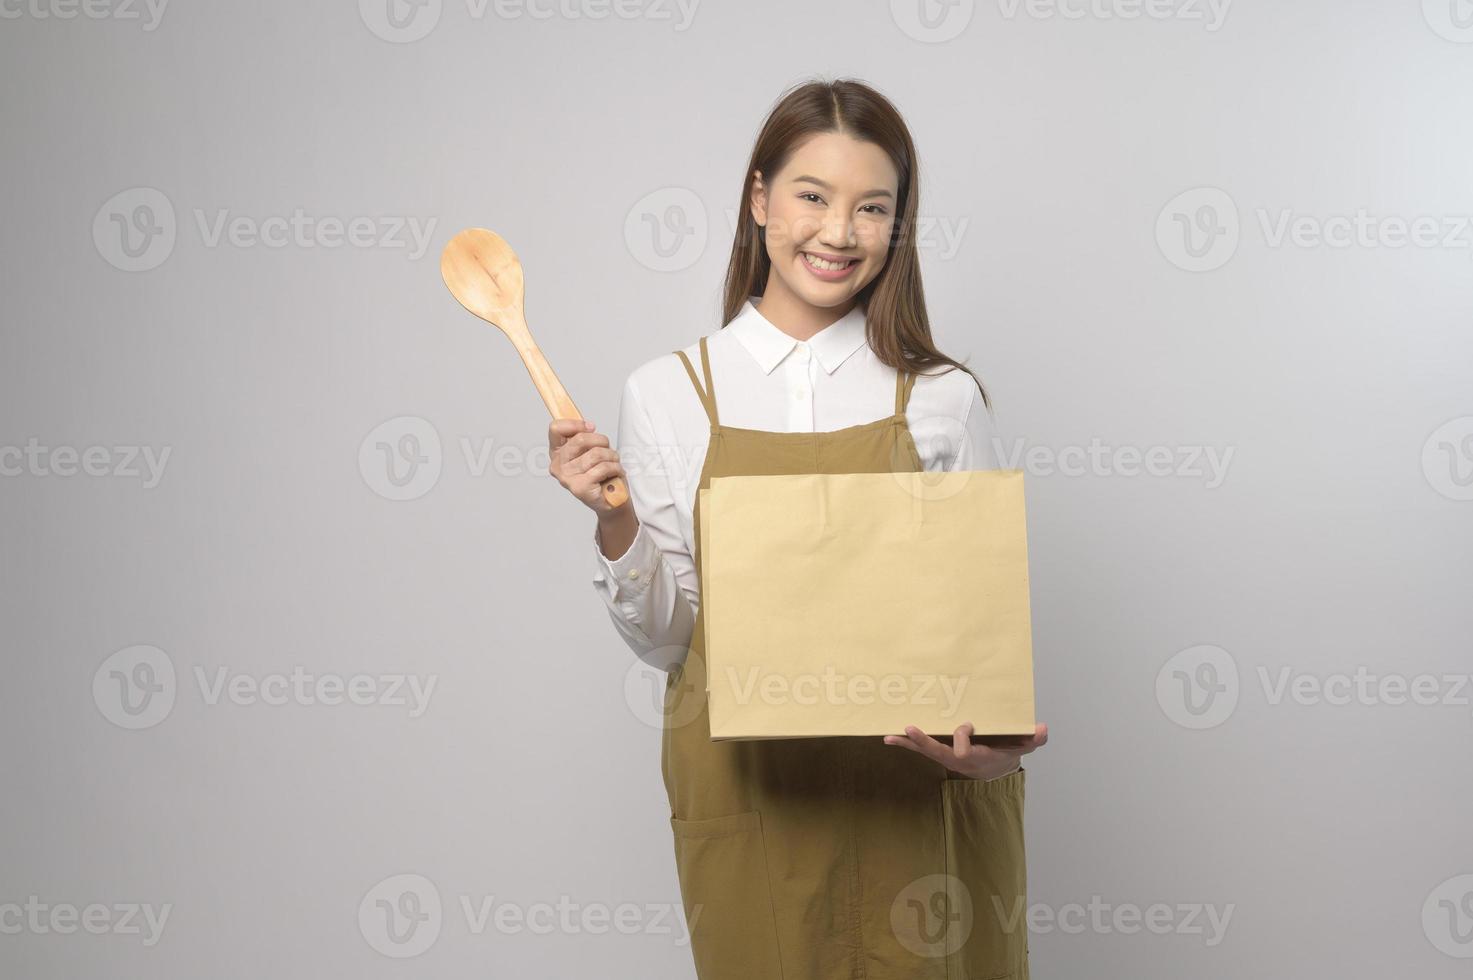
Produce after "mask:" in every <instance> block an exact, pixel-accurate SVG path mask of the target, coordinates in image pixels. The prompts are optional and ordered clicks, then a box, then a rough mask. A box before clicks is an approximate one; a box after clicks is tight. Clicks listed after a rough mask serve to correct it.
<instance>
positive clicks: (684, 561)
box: [593, 376, 698, 670]
mask: <svg viewBox="0 0 1473 980" xmlns="http://www.w3.org/2000/svg"><path fill="white" fill-rule="evenodd" d="M617 449H618V452H619V456H620V462H621V463H622V464H623V466H624V472H625V482H627V483H628V485H629V507H630V508H631V512H632V514H633V517H632V520H633V522H634V534H633V539H632V540H631V541H630V543H629V545H628V547H627V548H625V549H624V550H622V551H619V550H618V545H619V544H620V543H622V540H624V539H625V538H627V537H628V524H627V523H626V524H625V525H624V527H623V528H620V526H619V523H618V522H620V521H624V522H627V521H629V520H630V519H631V518H630V517H629V516H627V515H610V516H609V517H608V518H606V519H604V520H603V521H602V522H601V523H600V524H599V525H597V526H596V527H595V529H594V535H593V551H594V571H593V586H594V590H595V591H596V592H597V593H598V595H599V597H600V598H601V599H602V600H603V602H604V605H605V606H606V607H607V608H608V612H609V618H610V619H611V620H612V621H613V623H614V628H615V629H616V630H617V631H618V632H619V635H620V636H621V637H623V639H624V642H625V644H626V645H627V646H628V647H629V648H630V649H631V650H633V651H634V652H635V654H636V655H637V656H639V657H640V659H642V660H644V661H646V662H647V663H649V664H650V665H651V666H653V667H656V668H659V669H661V670H668V669H670V667H672V666H674V665H675V664H677V663H681V662H683V661H684V659H685V655H686V653H687V651H688V649H689V646H690V639H691V634H692V632H693V631H694V627H695V612H694V610H695V602H694V601H692V598H691V595H690V592H693V591H694V590H695V589H696V588H697V586H696V583H695V562H694V559H693V558H692V557H691V555H690V554H689V553H688V552H687V550H686V546H685V541H684V538H683V536H682V534H681V526H680V515H679V512H678V511H677V510H676V508H675V500H676V497H675V494H676V493H677V492H684V489H685V488H684V486H683V484H682V483H681V482H680V481H672V480H671V479H670V475H669V470H670V467H669V466H667V465H666V456H668V454H662V453H661V452H660V447H659V446H658V445H657V443H656V438H655V432H654V427H653V425H652V424H651V423H650V418H649V414H648V413H647V412H646V411H645V408H644V406H643V404H642V403H641V401H640V396H639V390H638V388H637V387H636V386H635V384H634V379H633V377H632V376H631V377H630V378H629V379H628V380H627V381H625V383H624V392H623V396H622V398H621V400H620V403H619V426H618V445H617ZM621 530H622V531H623V533H622V534H621V533H620V531H621ZM605 532H607V533H608V537H609V538H610V549H609V551H612V552H613V553H609V551H606V550H605V548H604V538H605ZM682 580H684V582H683V581H682ZM697 601H698V600H697Z"/></svg>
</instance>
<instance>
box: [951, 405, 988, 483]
mask: <svg viewBox="0 0 1473 980" xmlns="http://www.w3.org/2000/svg"><path fill="white" fill-rule="evenodd" d="M971 387H972V400H971V401H970V402H968V403H967V410H966V415H965V417H964V418H963V419H962V433H961V438H959V439H958V440H957V447H956V455H955V456H954V457H952V460H951V465H950V466H948V467H947V470H948V471H954V470H991V469H997V467H998V462H997V452H996V447H995V446H994V445H993V440H994V439H995V438H996V430H995V429H994V428H993V424H992V421H993V420H992V412H991V411H990V410H989V409H988V408H987V405H986V404H985V403H983V401H982V393H981V392H980V391H978V390H977V386H976V385H975V384H973V385H972V386H971Z"/></svg>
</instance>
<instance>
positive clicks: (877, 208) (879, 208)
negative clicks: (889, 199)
mask: <svg viewBox="0 0 1473 980" xmlns="http://www.w3.org/2000/svg"><path fill="white" fill-rule="evenodd" d="M869 208H874V210H873V211H870V212H869V213H870V214H878V215H886V214H889V213H890V212H888V211H886V210H885V206H884V205H883V204H866V205H865V206H864V208H861V210H867V209H869Z"/></svg>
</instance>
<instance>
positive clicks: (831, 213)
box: [818, 208, 855, 248]
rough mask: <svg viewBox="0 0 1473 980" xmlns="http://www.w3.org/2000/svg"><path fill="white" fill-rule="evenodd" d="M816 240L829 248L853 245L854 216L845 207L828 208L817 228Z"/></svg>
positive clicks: (850, 246) (851, 246)
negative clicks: (821, 223)
mask: <svg viewBox="0 0 1473 980" xmlns="http://www.w3.org/2000/svg"><path fill="white" fill-rule="evenodd" d="M818 240H819V241H820V242H822V243H823V244H824V245H827V246H828V247H830V248H853V247H854V244H855V242H854V218H853V216H852V215H851V214H850V213H849V211H848V210H847V209H845V210H842V211H841V210H839V209H838V208H830V209H829V210H828V211H827V212H826V213H825V214H824V219H823V225H822V227H820V228H819V230H818Z"/></svg>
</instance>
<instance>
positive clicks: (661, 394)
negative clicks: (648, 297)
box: [624, 332, 719, 416]
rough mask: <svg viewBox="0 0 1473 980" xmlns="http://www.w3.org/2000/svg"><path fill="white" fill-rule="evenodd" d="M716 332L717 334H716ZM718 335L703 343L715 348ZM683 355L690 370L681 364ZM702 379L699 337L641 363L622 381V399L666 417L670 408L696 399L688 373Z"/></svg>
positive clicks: (655, 414)
mask: <svg viewBox="0 0 1473 980" xmlns="http://www.w3.org/2000/svg"><path fill="white" fill-rule="evenodd" d="M718 333H719V332H718ZM716 338H717V334H712V335H709V336H707V338H706V343H707V345H708V348H709V349H710V350H712V351H714V350H715V349H716V347H717V346H718V344H717V343H716ZM681 353H683V354H684V355H685V356H686V358H687V359H688V360H689V362H690V371H687V370H686V366H685V364H684V363H683V362H682V361H681V358H680V354H681ZM692 371H693V372H694V373H695V376H696V377H697V378H700V377H701V341H700V338H697V339H696V340H694V341H692V342H691V343H690V344H688V345H686V346H685V347H683V348H681V349H680V351H679V352H677V351H673V350H672V351H669V352H668V353H664V354H658V355H656V356H654V357H651V358H649V359H648V360H646V361H644V362H642V363H641V364H639V365H638V366H636V367H635V368H634V370H632V371H630V372H629V375H628V377H626V378H625V379H624V399H625V401H626V402H628V403H632V404H635V405H638V406H639V407H640V408H641V409H643V410H644V411H646V412H647V413H649V414H650V415H651V416H659V415H668V414H669V413H670V411H671V410H672V408H673V407H675V406H685V404H686V402H687V401H694V400H696V396H695V389H694V388H693V387H692V386H691V372H692Z"/></svg>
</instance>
